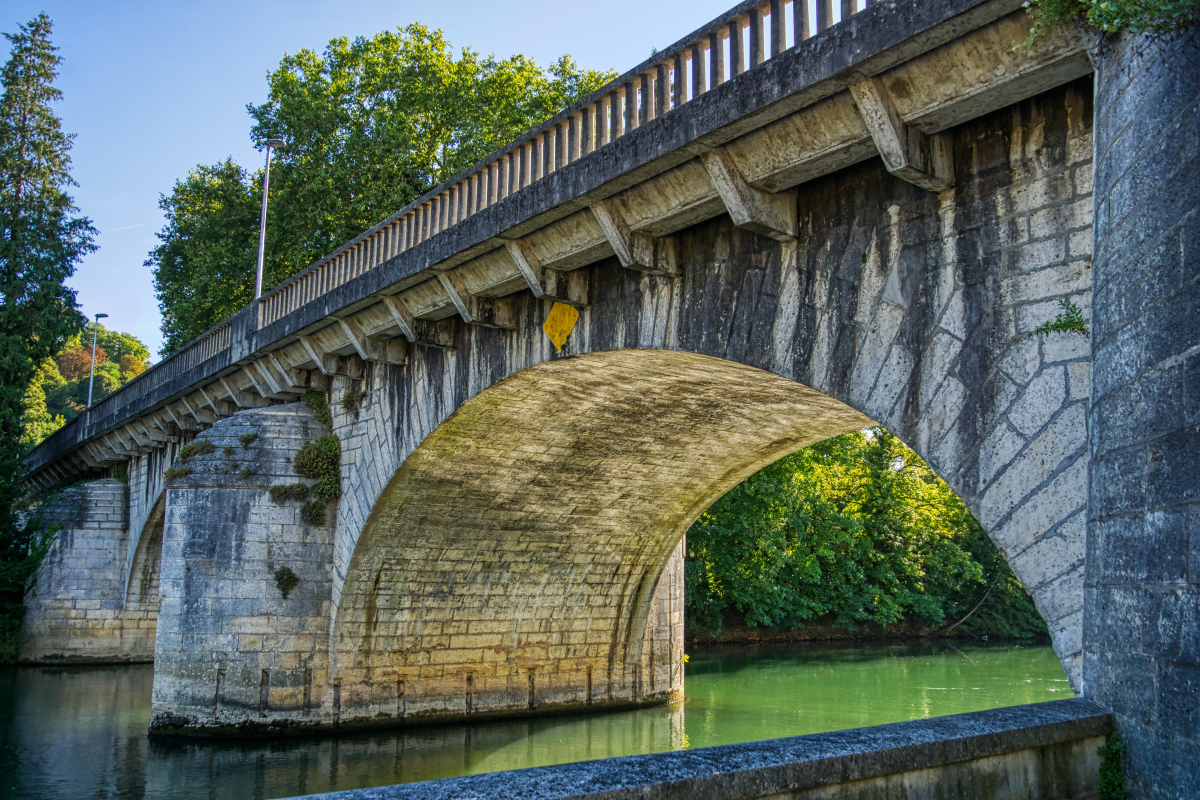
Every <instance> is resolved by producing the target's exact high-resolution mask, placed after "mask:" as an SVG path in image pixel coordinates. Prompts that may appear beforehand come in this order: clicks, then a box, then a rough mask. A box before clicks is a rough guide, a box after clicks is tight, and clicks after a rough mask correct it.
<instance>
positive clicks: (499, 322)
mask: <svg viewBox="0 0 1200 800" xmlns="http://www.w3.org/2000/svg"><path fill="white" fill-rule="evenodd" d="M438 282H440V283H441V284H442V289H443V290H445V292H446V294H447V295H448V296H449V297H450V302H451V303H453V304H454V307H455V308H456V309H458V315H459V316H460V317H462V318H463V321H464V322H466V323H467V324H469V325H482V326H483V327H485V328H501V329H503V330H508V331H515V330H516V329H517V319H516V315H515V314H514V313H513V309H512V304H511V303H510V302H509V301H507V300H497V299H493V298H490V297H479V296H478V295H474V294H471V292H470V290H469V289H467V284H466V282H465V281H463V279H462V278H460V277H459V276H458V275H456V274H454V272H453V271H450V272H443V273H441V274H439V275H438Z"/></svg>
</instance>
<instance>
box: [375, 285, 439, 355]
mask: <svg viewBox="0 0 1200 800" xmlns="http://www.w3.org/2000/svg"><path fill="white" fill-rule="evenodd" d="M383 305H384V306H385V307H386V308H387V310H388V312H389V313H391V315H392V320H393V321H394V322H395V323H396V327H397V328H399V329H400V333H402V334H403V335H404V338H405V339H408V341H410V342H412V343H413V344H420V345H425V346H426V347H438V348H441V349H443V350H453V349H454V331H453V330H452V329H450V328H449V326H448V325H446V324H445V323H444V322H432V321H430V320H427V319H417V318H416V317H414V316H413V315H412V312H411V311H409V310H408V306H407V305H406V304H405V302H404V300H402V299H401V298H400V297H397V296H396V295H387V296H385V297H384V298H383Z"/></svg>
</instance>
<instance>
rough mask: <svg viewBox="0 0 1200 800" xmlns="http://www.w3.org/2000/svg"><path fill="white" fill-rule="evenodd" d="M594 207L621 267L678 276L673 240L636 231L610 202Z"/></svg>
mask: <svg viewBox="0 0 1200 800" xmlns="http://www.w3.org/2000/svg"><path fill="white" fill-rule="evenodd" d="M591 208H592V214H593V215H594V216H595V218H596V223H597V224H598V225H599V226H600V230H601V231H603V233H604V238H605V239H607V240H608V244H609V246H610V247H612V249H613V252H614V253H616V254H617V260H618V261H620V262H621V266H622V267H625V268H626V269H633V270H637V271H639V272H648V273H650V274H651V275H678V274H679V267H678V265H677V264H676V260H675V243H674V241H673V240H671V239H656V238H653V237H651V236H647V235H646V234H644V233H638V232H637V231H635V230H633V229H632V228H630V227H629V225H628V224H627V223H626V222H625V217H624V216H623V215H622V214H621V212H620V210H619V209H618V208H617V207H616V206H615V205H614V204H613V203H611V202H609V201H607V200H605V201H601V202H599V203H595V204H593V205H592V207H591Z"/></svg>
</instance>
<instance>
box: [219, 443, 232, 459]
mask: <svg viewBox="0 0 1200 800" xmlns="http://www.w3.org/2000/svg"><path fill="white" fill-rule="evenodd" d="M221 452H222V453H224V454H225V455H227V456H231V455H233V448H232V447H230V446H229V445H225V446H224V447H222V448H221Z"/></svg>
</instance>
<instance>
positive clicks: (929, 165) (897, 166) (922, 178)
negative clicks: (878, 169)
mask: <svg viewBox="0 0 1200 800" xmlns="http://www.w3.org/2000/svg"><path fill="white" fill-rule="evenodd" d="M850 95H851V96H852V97H853V98H854V104H855V105H856V106H858V112H859V113H860V114H861V115H862V118H863V122H864V123H865V124H866V126H867V130H868V131H870V133H871V139H872V140H874V142H875V147H877V148H878V149H879V155H880V157H881V158H882V159H883V164H884V166H885V167H887V171H888V172H890V173H892V174H893V175H895V176H896V177H897V178H901V179H903V180H906V181H908V182H909V183H911V184H914V185H916V186H920V187H921V188H922V189H926V190H928V191H931V192H942V191H945V190H946V189H949V188H951V187H953V186H954V151H953V148H952V144H953V141H952V139H951V134H949V133H941V134H935V135H933V136H927V135H926V134H924V133H922V132H921V131H919V130H917V129H916V128H913V127H910V126H908V125H906V124H904V122H903V121H902V120H901V119H900V114H899V112H898V111H897V110H896V104H895V103H894V102H893V101H892V97H891V95H890V94H888V90H887V87H885V86H884V85H883V81H882V80H881V79H880V78H879V77H877V76H876V77H871V78H867V79H866V80H865V81H860V82H859V83H856V84H853V85H852V86H851V87H850Z"/></svg>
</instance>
